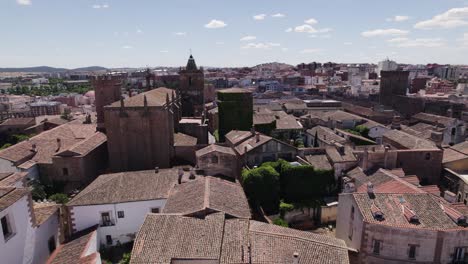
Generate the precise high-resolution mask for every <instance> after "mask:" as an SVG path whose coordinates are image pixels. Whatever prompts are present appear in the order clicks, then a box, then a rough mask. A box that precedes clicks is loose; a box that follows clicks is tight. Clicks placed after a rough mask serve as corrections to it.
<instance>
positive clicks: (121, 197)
mask: <svg viewBox="0 0 468 264" xmlns="http://www.w3.org/2000/svg"><path fill="white" fill-rule="evenodd" d="M177 180H178V169H176V168H172V169H160V170H159V172H158V173H156V172H155V171H154V170H146V171H129V172H120V173H113V174H104V175H101V176H99V177H98V178H97V179H96V180H94V181H93V182H92V183H91V184H90V185H88V186H87V187H86V188H85V189H84V190H82V191H81V192H80V193H79V194H78V195H76V196H75V197H74V198H73V199H72V200H71V201H70V202H69V203H68V205H69V206H83V205H96V204H112V203H123V202H134V201H147V200H157V199H167V197H168V196H169V191H170V189H171V188H172V186H174V184H175V183H177Z"/></svg>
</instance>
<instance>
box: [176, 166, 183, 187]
mask: <svg viewBox="0 0 468 264" xmlns="http://www.w3.org/2000/svg"><path fill="white" fill-rule="evenodd" d="M177 174H178V176H179V178H178V183H179V184H182V176H184V171H183V170H182V169H180V168H179V170H178V171H177Z"/></svg>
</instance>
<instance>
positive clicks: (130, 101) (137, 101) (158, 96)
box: [106, 87, 174, 108]
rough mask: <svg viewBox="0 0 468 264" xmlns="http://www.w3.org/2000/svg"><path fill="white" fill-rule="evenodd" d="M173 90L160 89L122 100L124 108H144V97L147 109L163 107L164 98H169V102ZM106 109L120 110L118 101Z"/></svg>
mask: <svg viewBox="0 0 468 264" xmlns="http://www.w3.org/2000/svg"><path fill="white" fill-rule="evenodd" d="M173 92H174V90H172V89H169V88H166V87H160V88H156V89H153V90H150V91H147V92H144V93H140V94H137V95H135V96H132V97H128V98H126V99H124V106H125V107H143V106H144V97H145V96H146V101H147V102H148V107H151V106H164V105H165V104H166V97H167V96H169V100H171V98H172V93H173ZM106 108H120V101H117V102H114V103H112V104H111V105H109V106H106Z"/></svg>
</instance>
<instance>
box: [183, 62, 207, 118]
mask: <svg viewBox="0 0 468 264" xmlns="http://www.w3.org/2000/svg"><path fill="white" fill-rule="evenodd" d="M204 89H205V78H204V75H203V68H200V69H199V68H197V64H196V63H195V59H194V58H193V56H192V55H190V57H189V60H188V62H187V66H186V67H185V68H182V69H181V70H180V71H179V91H180V95H181V100H182V116H183V117H200V116H201V115H202V113H203V108H204V104H205V102H204V93H203V92H204Z"/></svg>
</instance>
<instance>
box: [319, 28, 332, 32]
mask: <svg viewBox="0 0 468 264" xmlns="http://www.w3.org/2000/svg"><path fill="white" fill-rule="evenodd" d="M332 30H333V29H332V28H321V29H319V30H318V31H317V32H318V33H328V32H330V31H332Z"/></svg>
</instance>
